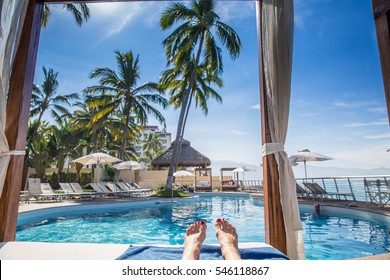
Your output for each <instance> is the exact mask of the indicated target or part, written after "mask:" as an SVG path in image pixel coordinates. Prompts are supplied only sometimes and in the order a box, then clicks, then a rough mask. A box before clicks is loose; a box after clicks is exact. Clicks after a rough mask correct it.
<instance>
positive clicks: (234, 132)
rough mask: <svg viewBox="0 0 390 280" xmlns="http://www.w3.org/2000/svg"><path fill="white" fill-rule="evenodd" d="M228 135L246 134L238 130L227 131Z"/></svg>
mask: <svg viewBox="0 0 390 280" xmlns="http://www.w3.org/2000/svg"><path fill="white" fill-rule="evenodd" d="M228 133H229V134H233V135H247V134H248V133H246V132H243V131H238V130H228Z"/></svg>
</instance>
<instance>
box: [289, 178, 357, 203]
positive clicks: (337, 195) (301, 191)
mask: <svg viewBox="0 0 390 280" xmlns="http://www.w3.org/2000/svg"><path fill="white" fill-rule="evenodd" d="M303 185H304V186H305V188H303V187H302V186H300V185H299V184H298V183H296V192H297V196H298V197H299V198H310V197H311V198H313V200H314V199H321V201H322V200H323V199H324V198H325V199H335V200H341V197H343V198H344V199H345V200H348V198H347V197H351V198H352V200H355V197H354V195H353V193H350V192H328V191H326V190H325V189H324V188H322V187H321V186H320V185H319V184H317V183H314V182H313V183H309V182H304V183H303Z"/></svg>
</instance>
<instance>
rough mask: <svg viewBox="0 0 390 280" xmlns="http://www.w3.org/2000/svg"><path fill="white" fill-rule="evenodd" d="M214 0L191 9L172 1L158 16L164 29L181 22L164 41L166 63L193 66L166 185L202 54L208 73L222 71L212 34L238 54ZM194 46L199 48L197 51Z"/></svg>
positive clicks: (170, 179)
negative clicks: (193, 60) (160, 15)
mask: <svg viewBox="0 0 390 280" xmlns="http://www.w3.org/2000/svg"><path fill="white" fill-rule="evenodd" d="M215 3H216V1H215V0H198V1H197V0H192V2H191V7H190V8H187V7H186V6H185V5H184V4H181V3H175V4H172V5H171V6H170V7H169V8H168V9H167V10H165V11H164V13H163V15H162V17H161V19H160V26H161V28H162V29H163V30H167V29H169V28H171V27H173V26H175V25H176V24H178V23H179V22H182V21H184V23H182V24H181V25H180V26H178V27H177V28H176V29H175V30H174V31H173V32H172V33H171V34H170V35H169V36H168V37H167V38H166V39H165V40H164V41H163V45H164V47H165V54H166V56H167V60H168V64H171V65H173V66H174V67H175V69H176V71H180V69H182V67H190V65H192V71H191V75H190V79H189V81H188V85H187V88H186V89H185V92H184V94H183V96H182V100H181V111H180V116H179V121H178V126H177V131H176V145H175V147H174V150H173V155H172V160H171V163H170V167H169V172H168V178H167V187H168V188H170V187H171V185H172V182H173V172H174V169H175V167H176V161H177V158H178V150H179V147H180V146H181V140H182V136H183V132H184V126H185V125H184V120H185V116H186V114H187V111H188V103H189V99H190V92H191V89H193V85H194V83H195V81H196V73H197V67H198V65H199V64H201V63H200V59H201V55H202V53H203V59H204V62H203V64H204V65H205V66H206V67H208V68H209V70H208V71H210V73H214V72H216V75H219V74H221V73H222V71H223V63H222V50H221V48H220V47H218V45H217V43H216V40H215V36H214V34H215V35H216V37H217V38H218V39H219V41H220V42H221V43H222V45H224V46H225V47H226V48H227V49H228V51H229V54H230V56H231V58H232V59H236V58H237V57H238V56H239V54H240V49H241V41H240V38H239V36H238V34H237V33H236V32H235V31H234V30H233V29H232V28H231V27H230V26H228V25H227V24H225V23H223V22H221V21H220V20H219V16H218V15H217V14H216V13H215ZM196 48H198V49H197V50H196ZM193 56H195V62H194V63H190V62H191V60H192V58H193Z"/></svg>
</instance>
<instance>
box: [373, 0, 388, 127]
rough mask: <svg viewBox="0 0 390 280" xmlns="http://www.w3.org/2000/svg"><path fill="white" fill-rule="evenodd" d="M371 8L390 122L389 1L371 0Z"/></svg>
mask: <svg viewBox="0 0 390 280" xmlns="http://www.w3.org/2000/svg"><path fill="white" fill-rule="evenodd" d="M372 9H373V12H374V19H375V26H376V37H377V40H378V49H379V56H380V60H381V65H382V76H383V85H384V89H385V96H386V103H387V114H388V118H389V123H390V1H388V0H372Z"/></svg>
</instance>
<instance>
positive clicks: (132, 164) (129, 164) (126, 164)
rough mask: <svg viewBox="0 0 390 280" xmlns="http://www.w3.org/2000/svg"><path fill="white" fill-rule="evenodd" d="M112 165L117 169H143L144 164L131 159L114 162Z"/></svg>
mask: <svg viewBox="0 0 390 280" xmlns="http://www.w3.org/2000/svg"><path fill="white" fill-rule="evenodd" d="M112 167H113V168H115V169H117V170H127V169H131V170H143V169H145V166H144V165H143V164H141V163H139V162H136V161H133V160H129V161H123V162H120V163H117V164H114V165H113V166H112Z"/></svg>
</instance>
